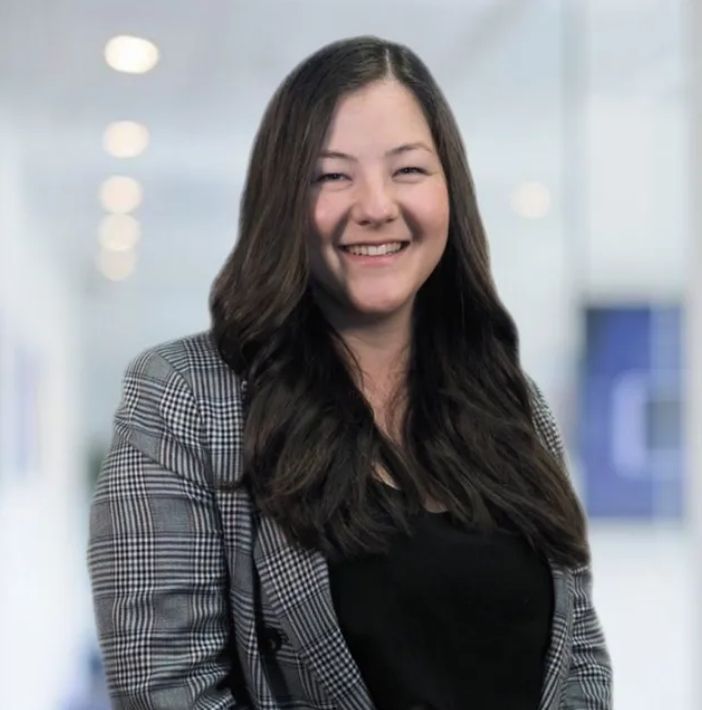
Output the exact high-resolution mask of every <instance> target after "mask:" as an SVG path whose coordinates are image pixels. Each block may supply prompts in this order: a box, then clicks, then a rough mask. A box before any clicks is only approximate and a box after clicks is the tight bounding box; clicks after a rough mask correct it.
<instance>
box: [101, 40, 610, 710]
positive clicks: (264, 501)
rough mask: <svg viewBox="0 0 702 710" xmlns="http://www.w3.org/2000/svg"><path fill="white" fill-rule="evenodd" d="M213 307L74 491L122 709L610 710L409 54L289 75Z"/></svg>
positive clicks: (543, 406) (580, 536)
mask: <svg viewBox="0 0 702 710" xmlns="http://www.w3.org/2000/svg"><path fill="white" fill-rule="evenodd" d="M210 306H211V313H212V327H211V329H210V330H208V331H207V332H204V333H198V334H195V335H191V336H188V337H184V338H180V339H178V340H175V341H172V342H169V343H165V344H162V345H158V346H155V347H153V348H150V349H149V350H147V351H145V352H144V353H142V354H141V355H139V356H138V357H136V358H135V359H134V360H133V361H132V363H131V364H130V366H129V368H128V370H127V373H126V376H125V384H124V394H123V399H122V402H121V404H120V407H119V409H118V412H117V415H116V417H115V437H114V440H113V444H112V447H111V449H110V452H109V454H108V456H107V459H106V460H105V463H104V465H103V468H102V471H101V474H100V477H99V479H98V483H97V488H96V492H95V498H94V501H93V506H92V510H91V523H90V525H91V528H90V530H91V536H90V547H89V566H90V573H91V579H92V583H93V594H94V600H95V610H96V616H97V623H98V630H99V634H100V640H101V644H102V648H103V653H104V658H105V669H106V673H107V679H108V682H109V685H110V691H111V694H112V696H113V698H114V700H115V702H116V703H117V704H118V705H119V707H122V708H150V709H154V708H168V709H169V710H174V709H177V708H183V709H184V708H203V709H204V708H209V709H210V710H212V709H215V708H221V709H222V710H224V708H242V710H243V708H261V709H263V708H267V709H268V710H277V709H278V708H283V707H285V708H288V709H289V710H292V709H295V708H297V709H299V710H303V709H305V710H309V709H310V708H315V709H316V710H332V708H339V709H340V710H372V709H373V708H377V709H378V710H410V709H411V708H415V710H416V709H419V708H425V709H427V708H436V709H437V710H451V709H454V708H456V709H458V708H466V707H479V708H500V709H501V710H504V709H507V708H509V709H510V710H558V709H561V710H564V709H566V710H576V709H577V710H608V709H609V708H611V699H612V687H611V665H610V659H609V654H608V651H607V648H606V645H605V640H604V637H603V634H602V630H601V628H600V624H599V620H598V617H597V614H596V612H595V609H594V607H593V604H592V597H591V584H592V580H591V575H590V565H589V562H590V558H589V546H588V540H587V534H586V521H585V516H584V513H583V510H582V507H581V505H580V502H579V501H578V499H577V497H576V495H575V492H574V490H573V488H572V486H571V483H570V480H569V477H568V472H567V470H566V466H565V457H564V452H563V446H562V443H561V439H560V435H559V432H558V427H557V425H556V423H555V421H554V420H553V417H552V415H551V412H550V409H549V407H548V405H547V403H546V402H545V400H544V398H543V396H542V395H541V392H540V390H539V388H538V387H537V385H536V384H535V383H534V382H533V381H532V380H531V379H530V378H529V376H528V375H527V374H526V373H525V372H524V371H523V370H522V368H521V365H520V360H519V339H518V332H517V328H516V326H515V324H514V322H513V320H512V318H511V316H510V315H509V313H508V312H507V310H506V309H505V307H504V306H503V304H502V303H501V301H500V299H499V296H498V294H497V292H496V289H495V285H494V282H493V279H492V275H491V273H490V265H489V259H488V247H487V240H486V236H485V233H484V229H483V226H482V222H481V219H480V215H479V211H478V207H477V203H476V198H475V191H474V189H473V183H472V179H471V176H470V172H469V169H468V164H467V160H466V155H465V151H464V148H463V144H462V141H461V138H460V133H459V131H458V127H457V125H456V123H455V120H454V118H453V116H452V114H451V110H450V108H449V106H448V104H447V102H446V100H445V98H444V97H443V95H442V93H441V91H440V89H439V87H438V86H437V85H436V82H435V81H434V79H433V77H432V76H431V74H430V73H429V71H428V69H427V68H426V66H425V65H424V64H423V63H422V62H421V60H420V59H419V58H418V57H417V56H416V55H415V54H414V53H413V52H412V51H411V50H409V49H408V48H406V47H403V46H401V45H398V44H395V43H392V42H387V41H384V40H381V39H378V38H376V37H358V38H353V39H348V40H343V41H339V42H336V43H333V44H331V45H328V46H326V47H323V48H322V49H320V50H319V51H317V52H316V53H315V54H313V55H312V56H310V57H309V58H307V59H306V60H305V61H303V62H302V63H301V64H300V65H299V66H298V67H296V68H295V69H294V70H293V71H292V72H291V73H290V75H289V76H288V77H287V78H286V79H285V80H284V81H283V83H282V84H281V86H280V87H279V88H278V90H277V91H276V93H275V94H274V96H273V98H272V99H271V102H270V104H269V106H268V108H267V109H266V112H265V115H264V117H263V120H262V122H261V126H260V128H259V131H258V135H257V136H256V140H255V142H254V147H253V152H252V155H251V161H250V166H249V171H248V175H247V179H246V186H245V190H244V194H243V198H242V204H241V217H240V234H239V240H238V242H237V244H236V246H235V247H234V249H233V251H232V253H231V255H230V256H229V258H228V259H227V261H226V263H225V264H224V266H223V268H222V270H221V272H220V274H219V275H218V277H217V279H216V281H215V283H214V285H213V289H212V294H211V301H210Z"/></svg>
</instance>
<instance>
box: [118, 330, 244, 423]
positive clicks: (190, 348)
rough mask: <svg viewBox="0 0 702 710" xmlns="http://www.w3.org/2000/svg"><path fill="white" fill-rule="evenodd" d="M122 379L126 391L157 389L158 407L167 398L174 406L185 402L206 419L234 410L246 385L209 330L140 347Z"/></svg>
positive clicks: (155, 390)
mask: <svg viewBox="0 0 702 710" xmlns="http://www.w3.org/2000/svg"><path fill="white" fill-rule="evenodd" d="M124 379H125V387H126V389H127V390H128V389H129V388H130V386H132V387H133V388H134V389H136V390H140V391H141V392H142V393H145V392H148V391H151V392H152V393H157V392H158V393H159V395H160V396H159V400H160V402H161V408H162V407H163V406H164V405H165V404H166V403H167V402H168V400H169V399H170V400H171V404H173V405H174V406H176V408H182V407H184V406H186V405H185V403H186V402H189V403H190V404H191V405H193V406H194V407H196V408H197V410H199V414H200V416H201V417H203V418H206V419H209V418H210V417H212V416H213V414H214V415H216V413H217V412H218V411H219V412H226V411H231V409H232V407H233V408H235V409H238V408H239V406H240V405H241V401H242V398H243V397H242V395H243V393H244V391H245V387H246V383H245V380H244V379H243V378H242V377H240V376H239V375H238V374H237V373H236V372H235V371H234V370H233V369H232V368H231V367H230V366H229V365H228V364H227V362H226V361H225V360H224V359H223V358H222V357H221V355H220V353H219V351H218V349H217V345H216V343H215V340H214V337H213V335H212V332H211V331H210V330H206V331H201V332H197V333H193V334H190V335H185V336H182V337H179V338H175V339H172V340H168V341H164V342H161V343H158V344H156V345H152V346H150V347H148V348H146V349H144V350H142V351H141V352H139V353H138V354H137V355H135V356H134V357H133V358H132V359H131V360H130V362H129V364H128V365H127V368H126V372H125V376H124ZM176 400H177V401H176Z"/></svg>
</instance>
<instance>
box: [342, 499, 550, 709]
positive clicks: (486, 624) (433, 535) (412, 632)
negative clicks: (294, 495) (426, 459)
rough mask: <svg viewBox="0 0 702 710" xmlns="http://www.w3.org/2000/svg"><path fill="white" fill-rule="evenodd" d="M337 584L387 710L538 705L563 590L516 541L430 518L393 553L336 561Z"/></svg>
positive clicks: (348, 633) (362, 666)
mask: <svg viewBox="0 0 702 710" xmlns="http://www.w3.org/2000/svg"><path fill="white" fill-rule="evenodd" d="M398 495H400V494H399V492H398ZM329 575H330V584H331V592H332V598H333V601H334V606H335V609H336V613H337V616H338V618H339V624H340V626H341V630H342V632H343V634H344V637H345V638H346V642H347V645H348V647H349V649H350V651H351V654H352V655H353V657H354V659H355V661H356V663H357V665H358V667H359V670H360V671H361V675H362V676H363V678H364V680H365V682H366V686H367V687H368V690H369V692H370V696H371V699H372V701H373V703H374V705H375V706H376V708H378V710H420V708H421V709H426V710H428V709H429V708H431V709H432V710H466V708H476V710H478V709H479V710H492V709H494V710H498V709H499V710H536V708H537V707H538V704H539V698H540V691H541V682H542V678H543V673H544V661H545V654H546V650H547V648H548V642H549V634H550V626H551V616H552V613H553V586H552V580H551V573H550V568H549V566H548V563H547V561H546V559H545V558H544V557H543V556H542V555H540V554H537V553H535V552H533V551H532V550H531V549H530V548H529V546H528V545H527V543H526V541H524V540H523V538H521V537H520V536H519V535H518V534H517V533H516V532H509V531H507V530H504V531H503V530H499V531H497V532H492V533H488V532H481V531H478V530H477V529H475V528H473V529H470V530H466V529H465V528H463V527H459V526H458V525H456V524H455V523H453V522H452V521H451V520H450V518H449V514H448V513H430V512H428V511H423V512H421V513H420V514H419V515H418V517H417V518H416V519H415V521H414V524H413V535H412V537H411V538H408V537H407V536H405V535H401V534H400V533H398V534H397V535H396V536H394V537H393V541H392V547H391V550H390V554H389V555H366V556H363V557H359V558H354V559H347V560H343V561H341V562H336V563H330V565H329Z"/></svg>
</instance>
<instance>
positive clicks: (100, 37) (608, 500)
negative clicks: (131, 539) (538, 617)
mask: <svg viewBox="0 0 702 710" xmlns="http://www.w3.org/2000/svg"><path fill="white" fill-rule="evenodd" d="M357 34H377V35H380V36H383V37H387V38H390V39H393V40H397V41H400V42H402V43H405V44H407V45H409V46H410V47H412V48H413V49H415V50H416V51H417V52H418V54H419V55H420V56H421V57H422V58H424V59H425V61H426V62H427V64H428V65H429V67H430V69H431V70H432V71H433V72H434V74H435V76H436V78H437V79H438V81H439V84H440V85H441V86H442V88H443V90H444V92H445V94H446V95H447V98H448V100H449V102H450V103H451V105H452V106H453V108H454V110H455V113H456V117H457V119H458V121H459V124H460V127H461V130H462V133H463V136H464V139H465V143H466V147H467V150H468V157H469V161H470V164H471V167H472V170H473V175H474V179H475V183H476V187H477V192H478V199H479V204H480V207H481V210H482V215H483V218H484V221H485V225H486V228H487V232H488V235H489V239H490V245H491V254H492V262H493V268H494V273H495V278H496V280H497V284H498V288H499V290H500V292H501V295H502V297H503V300H504V302H505V303H506V305H507V307H508V308H509V309H510V310H511V312H512V314H513V316H514V318H515V320H516V321H517V324H518V326H519V328H520V332H521V347H522V361H523V365H524V367H525V369H526V370H527V371H529V372H530V373H531V374H532V376H533V377H534V378H535V379H536V380H537V381H538V382H539V383H540V384H541V386H542V388H543V389H544V391H545V392H546V394H547V396H548V398H549V400H550V402H551V403H552V405H553V409H554V410H555V413H556V415H557V417H558V419H559V422H560V424H561V427H562V429H563V432H564V437H565V440H566V444H567V447H568V452H569V462H570V470H571V473H572V476H573V479H574V481H575V484H576V486H577V488H578V491H579V493H580V495H581V497H582V499H583V501H584V503H585V505H586V507H587V511H588V514H589V518H590V536H591V543H592V550H593V568H594V598H595V603H596V605H597V608H598V611H599V614H600V617H601V619H602V623H603V626H604V630H605V633H606V636H607V639H608V643H609V647H610V651H611V654H612V659H613V666H614V678H615V707H616V708H617V710H648V709H650V710H660V708H670V709H671V710H693V709H697V708H702V684H701V682H700V674H699V669H700V667H702V615H701V614H700V612H699V610H698V608H699V598H700V594H701V593H702V584H701V582H702V572H701V569H702V565H701V562H700V554H699V551H700V549H701V548H700V541H701V540H702V536H701V534H700V529H701V528H702V525H701V524H700V516H701V515H702V512H701V510H702V494H701V491H700V483H699V482H698V480H697V478H699V474H700V471H701V469H702V451H701V450H700V447H701V446H702V444H700V441H699V438H700V437H699V432H700V425H701V424H702V414H701V410H702V395H701V388H700V382H701V379H700V378H701V375H700V372H699V369H700V367H701V366H702V347H701V343H702V337H701V334H702V292H701V291H700V286H698V285H697V284H696V283H695V279H696V278H700V276H701V275H702V249H701V247H700V244H699V241H700V240H699V237H700V233H701V232H702V229H701V226H702V213H701V212H700V210H701V209H702V208H700V205H699V202H700V200H699V193H700V187H702V178H701V176H702V168H701V167H700V163H701V162H702V151H701V150H700V144H701V141H700V132H701V131H702V128H701V126H702V121H701V120H700V118H701V117H702V111H700V108H701V106H702V99H701V94H702V91H701V88H700V84H702V71H701V68H700V67H701V66H702V62H701V57H702V50H701V49H700V46H701V45H702V11H701V10H700V7H699V3H697V2H692V1H690V2H683V1H682V0H670V1H667V2H664V1H654V0H582V1H578V0H563V1H561V2H558V1H556V0H512V1H508V0H502V1H496V0H414V1H412V2H410V1H408V0H356V1H355V2H346V3H337V2H330V1H329V0H327V1H325V2H319V1H318V0H306V1H300V2H293V1H292V0H290V1H285V0H280V1H277V2H275V1H273V0H257V2H240V1H236V0H210V1H209V2H207V3H201V2H193V1H189V0H167V1H166V0H149V2H136V1H134V0H119V1H117V0H114V1H113V0H99V1H96V0H0V464H1V466H0V579H1V580H2V582H1V583H0V653H1V654H2V656H1V662H0V706H2V707H3V708H12V710H15V709H17V710H78V709H79V708H80V709H81V710H88V709H90V710H101V709H102V708H107V707H108V701H107V699H106V695H105V689H104V681H103V676H102V668H101V663H100V657H99V652H98V650H97V642H96V636H95V629H94V622H93V611H92V604H91V598H90V593H89V587H88V579H87V572H86V566H85V549H86V542H87V525H88V517H87V514H88V505H89V502H90V496H91V491H92V487H93V484H94V480H95V476H96V475H97V471H98V468H99V464H100V461H101V458H102V456H103V455H104V452H105V450H106V447H107V446H108V444H109V441H110V437H111V418H112V414H113V412H114V409H115V407H116V406H117V403H118V398H119V394H120V380H121V377H122V374H123V372H124V369H125V367H126V364H127V362H128V361H129V360H130V359H131V358H132V357H134V355H136V354H137V353H138V352H140V351H141V350H143V349H144V348H146V347H148V346H150V345H153V344H156V343H158V342H161V341H165V340H169V339H171V338H176V337H179V336H181V335H184V334H188V333H192V332H195V331H198V330H202V329H205V328H206V327H207V326H208V323H209V318H208V312H207V305H206V302H207V295H208V290H209V286H210V283H211V281H212V279H213V277H214V275H215V273H216V272H217V270H218V268H219V267H220V265H221V263H222V262H223V260H224V258H225V256H226V255H227V253H228V252H229V250H230V248H231V246H232V245H233V243H234V242H235V239H236V224H237V211H238V201H239V196H240V192H241V188H242V183H243V179H244V175H245V168H246V165H247V160H248V157H249V151H250V148H251V145H252V142H253V137H254V134H255V131H256V129H257V126H258V122H259V120H260V118H261V115H262V112H263V110H264V107H265V105H266V102H267V100H268V99H269V97H270V96H271V94H272V92H273V90H274V89H275V87H276V86H277V85H278V83H279V82H280V81H281V80H282V78H283V77H284V76H285V75H286V74H287V72H288V71H289V70H290V69H291V68H292V67H293V66H294V65H295V64H296V63H297V62H298V61H299V60H301V59H302V58H303V57H305V56H307V55H308V54H309V53H310V52H311V51H313V50H314V49H316V48H318V47H319V46H321V45H323V44H326V43H328V42H330V41H332V40H335V39H338V38H341V37H347V36H351V35H357ZM120 35H129V36H136V37H140V38H145V39H148V40H149V41H150V42H152V43H153V45H154V47H155V48H156V49H157V51H158V58H157V61H156V63H155V65H154V66H153V68H151V69H150V70H147V71H143V72H142V73H132V71H129V72H126V71H122V70H119V66H120V62H122V61H126V59H125V56H126V55H124V54H120V46H119V45H118V44H117V45H116V44H115V43H110V40H111V39H112V38H114V37H116V36H120ZM128 54H129V53H128V52H127V55H128ZM137 54H138V53H137ZM139 56H140V57H141V58H142V60H143V61H144V62H145V63H144V65H143V66H142V69H148V64H149V57H150V55H149V52H148V51H147V52H146V53H145V54H139V55H138V56H137V59H138V57H139ZM132 58H133V57H132ZM108 59H109V62H108ZM155 59H156V57H155V56H152V57H151V61H153V60H155ZM110 62H111V63H112V64H114V65H115V66H116V67H117V68H113V66H111V65H110ZM132 69H133V67H132Z"/></svg>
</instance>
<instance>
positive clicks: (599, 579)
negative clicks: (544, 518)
mask: <svg viewBox="0 0 702 710" xmlns="http://www.w3.org/2000/svg"><path fill="white" fill-rule="evenodd" d="M690 539H691V538H690V535H689V534H688V533H687V532H686V530H685V529H684V528H682V527H680V526H673V525H668V524H660V523H655V524H632V523H628V522H627V523H600V522H591V523H590V542H591V548H592V555H593V578H594V587H593V595H594V599H595V604H596V606H597V609H598V613H599V615H600V618H601V620H602V624H603V626H604V630H605V634H606V636H607V641H608V645H609V648H610V651H611V654H612V665H613V668H614V691H615V692H614V707H615V708H616V710H661V709H663V708H665V710H699V708H702V701H700V694H699V689H700V688H702V679H701V678H700V677H699V676H700V673H699V670H700V668H702V658H700V650H701V647H702V643H700V639H694V637H693V629H694V628H697V627H696V624H695V623H693V619H694V618H695V615H696V614H697V611H696V608H695V606H694V604H693V601H694V598H695V595H694V582H695V579H694V570H695V569H696V565H695V564H693V563H695V560H693V551H692V549H691V548H692V545H691V543H690ZM696 564H699V561H697V562H696ZM695 669H696V673H695Z"/></svg>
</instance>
